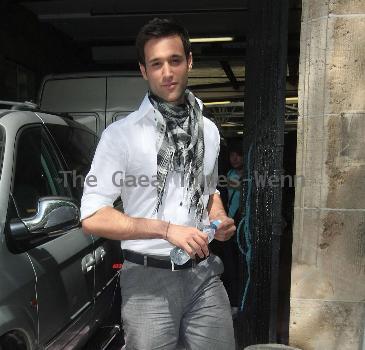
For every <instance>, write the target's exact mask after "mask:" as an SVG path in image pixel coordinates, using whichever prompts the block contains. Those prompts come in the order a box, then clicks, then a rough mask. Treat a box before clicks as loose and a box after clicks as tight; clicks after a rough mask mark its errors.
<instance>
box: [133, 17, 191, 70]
mask: <svg viewBox="0 0 365 350" xmlns="http://www.w3.org/2000/svg"><path fill="white" fill-rule="evenodd" d="M171 35H178V36H179V37H180V38H181V41H182V43H183V46H184V52H185V56H186V58H188V56H189V53H190V51H191V44H190V40H189V34H188V32H187V30H186V29H185V28H184V27H183V26H181V25H180V24H179V23H177V22H175V21H174V20H172V19H165V18H164V19H162V18H154V19H152V20H151V21H149V22H148V23H147V24H145V25H144V26H143V27H142V28H141V30H140V31H139V33H138V35H137V39H136V47H137V55H138V62H139V63H141V64H143V65H146V62H145V56H144V46H145V44H146V42H147V41H148V40H150V39H157V38H163V37H166V36H171Z"/></svg>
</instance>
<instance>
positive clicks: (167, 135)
mask: <svg viewBox="0 0 365 350" xmlns="http://www.w3.org/2000/svg"><path fill="white" fill-rule="evenodd" d="M148 97H149V99H150V101H151V103H152V105H153V106H154V107H155V108H156V109H157V110H158V111H159V112H160V113H161V115H162V118H161V117H160V116H159V114H158V113H157V115H158V119H157V130H158V133H159V135H158V138H157V140H158V141H157V144H158V152H157V180H158V187H157V195H158V196H157V205H156V208H155V212H157V211H158V209H159V207H160V205H161V203H162V198H163V195H164V192H165V186H166V179H167V175H168V174H169V172H171V171H176V172H179V173H180V174H181V176H182V177H181V179H182V181H183V182H182V183H183V184H184V187H185V190H184V201H185V203H187V204H188V207H189V212H190V211H191V209H192V208H194V210H195V219H196V220H197V223H198V222H200V221H201V218H202V216H203V212H204V203H203V192H204V185H205V182H204V171H203V170H204V165H203V161H204V129H203V114H202V110H201V109H200V106H199V104H198V102H197V101H196V99H195V97H194V95H193V94H192V92H190V91H189V90H186V92H185V103H184V104H183V105H173V104H170V103H167V102H165V101H163V100H162V99H161V98H159V97H158V96H156V95H154V94H152V93H151V92H149V95H148ZM189 97H190V99H189Z"/></svg>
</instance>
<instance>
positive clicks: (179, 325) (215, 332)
mask: <svg viewBox="0 0 365 350" xmlns="http://www.w3.org/2000/svg"><path fill="white" fill-rule="evenodd" d="M222 272H223V264H222V261H221V260H220V259H219V258H218V257H217V256H214V255H211V256H210V257H209V258H208V259H206V260H205V261H203V262H201V263H200V264H199V265H197V266H196V267H195V268H191V269H186V270H179V271H171V270H168V269H159V268H154V267H145V266H142V265H137V264H134V263H131V262H129V261H125V262H124V264H123V268H122V271H121V292H122V320H123V329H124V335H125V342H126V346H125V348H126V350H155V349H161V350H170V349H171V350H174V349H176V348H177V347H178V344H182V345H183V346H184V347H185V348H186V349H193V350H200V349H202V350H203V349H204V350H206V349H209V350H234V349H235V341H234V332H233V322H232V316H231V309H230V303H229V300H228V297H227V293H226V290H225V288H224V286H223V284H222V282H221V280H220V278H219V276H220V274H221V273H222Z"/></svg>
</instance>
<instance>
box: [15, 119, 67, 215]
mask: <svg viewBox="0 0 365 350" xmlns="http://www.w3.org/2000/svg"><path fill="white" fill-rule="evenodd" d="M61 170H62V169H61V167H60V164H59V162H58V160H57V158H56V156H55V154H54V151H53V147H52V145H51V144H50V143H49V142H48V140H47V138H46V135H45V133H44V131H43V129H42V127H41V126H39V127H31V128H27V129H25V130H24V131H23V132H22V133H21V134H20V136H19V138H18V143H17V152H16V168H15V181H14V188H13V195H14V199H15V203H16V206H17V210H18V214H19V216H20V217H28V216H32V215H34V214H35V213H36V211H37V203H38V199H39V198H41V197H46V196H66V197H69V196H70V192H69V190H68V188H67V186H64V185H63V183H62V178H61V177H60V171H61Z"/></svg>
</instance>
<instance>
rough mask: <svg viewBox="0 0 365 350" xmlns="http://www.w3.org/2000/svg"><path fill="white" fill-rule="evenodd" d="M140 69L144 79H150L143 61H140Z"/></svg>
mask: <svg viewBox="0 0 365 350" xmlns="http://www.w3.org/2000/svg"><path fill="white" fill-rule="evenodd" d="M139 69H140V71H141V73H142V77H143V79H144V80H148V79H147V72H146V67H145V66H144V65H143V64H142V63H139Z"/></svg>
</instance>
